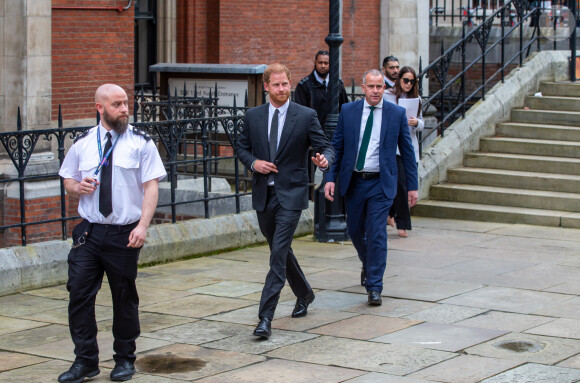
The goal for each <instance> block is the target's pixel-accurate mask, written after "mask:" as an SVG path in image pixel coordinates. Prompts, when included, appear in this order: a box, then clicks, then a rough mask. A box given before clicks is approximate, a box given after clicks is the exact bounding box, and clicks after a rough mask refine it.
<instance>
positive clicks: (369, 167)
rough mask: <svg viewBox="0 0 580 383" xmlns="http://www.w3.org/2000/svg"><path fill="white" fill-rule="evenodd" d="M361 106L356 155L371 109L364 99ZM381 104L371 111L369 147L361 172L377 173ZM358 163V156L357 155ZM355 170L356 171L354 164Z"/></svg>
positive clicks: (381, 114)
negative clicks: (371, 124)
mask: <svg viewBox="0 0 580 383" xmlns="http://www.w3.org/2000/svg"><path fill="white" fill-rule="evenodd" d="M363 102H364V104H363V112H362V118H361V121H360V136H359V139H358V145H357V148H358V150H357V153H359V152H360V145H361V142H362V139H363V136H364V133H365V127H366V125H367V120H368V118H369V115H370V112H371V108H370V105H369V103H368V102H367V100H366V99H365V100H364V101H363ZM383 102H384V101H381V102H379V103H378V104H377V105H376V106H375V109H374V111H373V130H372V132H371V139H370V141H369V147H368V149H367V154H366V157H365V165H364V168H363V169H362V170H361V171H363V172H378V171H379V144H380V141H381V124H382V122H383ZM357 161H358V154H357ZM357 161H355V169H353V170H354V171H356V162H357Z"/></svg>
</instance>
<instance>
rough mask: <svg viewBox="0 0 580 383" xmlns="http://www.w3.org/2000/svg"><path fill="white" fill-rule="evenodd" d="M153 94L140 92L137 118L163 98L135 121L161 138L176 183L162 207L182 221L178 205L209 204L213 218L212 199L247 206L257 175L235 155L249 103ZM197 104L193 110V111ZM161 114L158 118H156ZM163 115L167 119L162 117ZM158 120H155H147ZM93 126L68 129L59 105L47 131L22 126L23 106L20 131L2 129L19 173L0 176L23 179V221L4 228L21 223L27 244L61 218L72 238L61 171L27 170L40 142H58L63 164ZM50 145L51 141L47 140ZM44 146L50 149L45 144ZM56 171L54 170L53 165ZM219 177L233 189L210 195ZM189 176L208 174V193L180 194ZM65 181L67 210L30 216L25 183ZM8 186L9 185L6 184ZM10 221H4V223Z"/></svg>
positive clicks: (160, 146) (161, 149)
mask: <svg viewBox="0 0 580 383" xmlns="http://www.w3.org/2000/svg"><path fill="white" fill-rule="evenodd" d="M148 97H149V96H144V97H143V94H142V95H141V96H137V95H136V96H135V100H136V102H135V110H134V119H135V120H138V118H136V117H139V116H142V115H143V114H142V113H141V112H142V109H141V108H142V105H143V104H147V103H151V102H154V103H157V104H156V105H155V106H154V108H156V110H157V111H155V112H153V111H152V110H153V107H151V105H148V107H150V110H149V112H147V113H149V116H148V117H146V118H145V120H146V121H135V122H134V123H133V124H132V125H133V126H135V127H137V128H139V129H141V130H143V131H146V132H148V133H149V134H150V135H151V137H152V138H153V140H154V142H155V143H156V145H157V147H158V149H159V152H160V154H161V156H162V159H163V161H164V165H165V167H166V170H167V173H168V179H167V180H168V181H169V183H170V188H169V190H170V192H171V195H170V198H169V202H166V203H160V204H159V205H158V208H164V207H170V209H171V221H172V222H176V220H177V217H179V216H181V215H179V214H177V213H176V209H177V207H178V206H182V205H184V206H187V205H188V204H194V203H197V204H199V203H203V205H204V209H203V210H204V213H203V217H205V218H209V216H210V209H209V203H210V201H219V200H224V199H234V200H235V213H239V212H240V211H241V206H240V199H241V198H242V197H244V196H245V195H248V194H249V189H250V186H249V185H250V184H249V182H250V181H251V176H250V175H249V174H248V172H247V170H246V169H245V168H244V167H243V166H241V165H239V162H238V161H237V157H236V154H235V148H236V144H237V137H238V136H239V132H240V130H241V129H242V125H243V118H244V116H245V110H246V107H236V106H235V105H234V106H232V107H218V106H217V99H215V98H211V99H207V98H206V99H201V98H198V99H196V100H191V99H188V98H179V97H177V98H174V97H168V98H167V99H166V100H165V102H163V100H162V99H157V100H155V99H154V98H151V97H149V98H148ZM189 109H191V110H189ZM154 116H155V117H154ZM159 116H162V119H161V120H160V119H159ZM147 120H152V121H147ZM90 128H91V127H72V128H63V123H62V113H61V111H60V108H59V118H58V128H56V129H44V130H32V131H25V130H22V124H21V118H20V111H19V112H18V117H17V131H14V132H5V133H0V142H1V143H2V146H3V147H4V149H5V151H6V155H7V157H8V158H9V159H10V160H11V162H12V165H13V166H14V168H15V172H14V173H15V174H16V175H15V176H10V175H5V178H3V179H0V184H11V183H17V185H18V189H19V198H20V202H19V204H20V206H19V213H20V217H19V223H12V224H7V225H0V232H5V231H6V230H7V229H11V228H19V229H20V233H21V244H22V245H26V244H27V231H28V230H29V229H30V228H31V227H34V228H40V227H42V225H46V224H49V223H54V222H60V223H61V233H60V234H59V233H55V234H56V236H57V237H58V236H59V235H60V236H61V237H62V239H66V238H67V233H68V232H69V231H70V230H68V228H67V223H68V222H69V221H70V220H75V219H78V218H79V217H78V216H77V215H72V214H70V213H68V212H70V211H71V210H70V209H68V210H67V206H66V205H67V203H66V194H65V190H64V185H63V182H62V179H60V177H59V176H58V172H57V171H51V172H50V171H49V172H44V173H43V174H35V175H33V174H29V173H30V171H29V170H28V169H27V166H28V165H29V161H30V159H31V157H32V156H33V154H35V150H36V148H37V145H38V144H39V142H40V141H45V142H55V143H56V145H53V147H56V149H55V151H56V153H57V154H58V165H59V166H60V165H61V164H62V162H63V160H64V157H65V151H66V148H67V147H70V145H71V144H72V142H73V141H74V139H75V138H76V137H78V136H79V135H80V134H82V133H83V132H84V131H86V130H87V129H90ZM44 147H46V145H44ZM42 151H46V149H43V150H42ZM53 170H54V169H53ZM214 177H219V178H225V179H226V180H227V181H228V183H229V184H230V185H231V193H221V194H218V195H210V193H211V191H212V187H211V185H212V183H211V180H212V178H214ZM183 178H201V179H203V197H201V198H195V199H185V200H184V199H183V198H181V199H179V200H178V199H177V198H176V194H175V191H176V189H177V182H178V180H179V179H183ZM56 179H59V180H60V205H61V211H60V216H59V217H58V218H53V219H37V218H38V217H31V216H27V209H26V204H27V203H26V198H25V197H26V196H25V184H26V183H28V182H34V181H42V180H56ZM5 186H6V185H5ZM3 223H4V222H3Z"/></svg>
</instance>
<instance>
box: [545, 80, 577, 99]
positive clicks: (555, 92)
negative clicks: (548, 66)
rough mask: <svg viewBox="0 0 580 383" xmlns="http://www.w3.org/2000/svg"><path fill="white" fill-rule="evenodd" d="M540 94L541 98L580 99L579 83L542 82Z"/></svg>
mask: <svg viewBox="0 0 580 383" xmlns="http://www.w3.org/2000/svg"><path fill="white" fill-rule="evenodd" d="M540 92H542V95H543V96H558V97H580V82H574V83H572V82H543V83H541V84H540Z"/></svg>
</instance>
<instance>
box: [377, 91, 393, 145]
mask: <svg viewBox="0 0 580 383" xmlns="http://www.w3.org/2000/svg"><path fill="white" fill-rule="evenodd" d="M390 107H391V106H390V105H389V103H388V102H387V101H384V100H383V120H382V122H381V141H380V145H381V147H383V145H384V143H385V137H386V136H387V129H388V128H389V125H390V124H391V121H390V119H391V116H392V115H393V113H390V110H389V108H390Z"/></svg>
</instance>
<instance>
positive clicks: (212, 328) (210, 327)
mask: <svg viewBox="0 0 580 383" xmlns="http://www.w3.org/2000/svg"><path fill="white" fill-rule="evenodd" d="M249 332H250V327H248V326H244V325H239V324H235V323H224V322H215V321H209V320H199V321H195V322H193V323H186V324H182V325H179V326H174V327H169V328H165V329H162V330H158V331H153V332H146V333H142V334H141V336H143V337H146V338H154V339H161V340H165V341H168V342H172V343H186V344H195V345H199V344H202V343H207V342H212V341H214V340H219V339H223V338H228V337H232V336H235V335H237V334H238V333H249Z"/></svg>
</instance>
